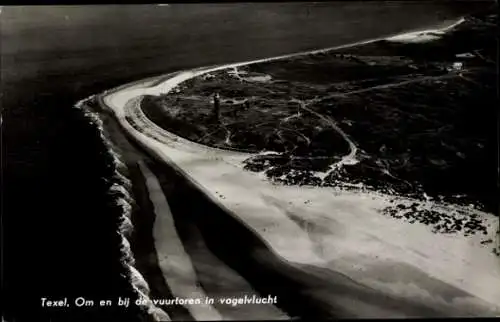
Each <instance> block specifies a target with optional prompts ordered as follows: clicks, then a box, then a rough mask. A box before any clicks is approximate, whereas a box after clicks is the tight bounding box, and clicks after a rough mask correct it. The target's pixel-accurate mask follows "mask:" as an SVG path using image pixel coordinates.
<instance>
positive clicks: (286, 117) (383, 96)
mask: <svg viewBox="0 0 500 322" xmlns="http://www.w3.org/2000/svg"><path fill="white" fill-rule="evenodd" d="M495 27H496V15H494V14H482V15H476V16H470V17H467V18H466V20H465V22H463V23H462V24H460V25H458V26H456V27H454V28H453V29H452V30H450V31H448V32H447V33H446V34H444V35H440V36H439V37H438V39H435V40H433V41H430V42H419V43H408V42H393V41H378V42H375V43H371V44H368V45H363V46H357V47H351V48H347V49H342V50H338V51H332V52H323V53H318V54H313V55H306V56H296V57H294V58H290V59H287V60H278V61H271V62H266V63H259V64H251V65H245V66H242V67H238V68H231V69H225V70H220V71H217V72H212V73H208V74H205V75H203V76H200V77H196V78H193V79H190V80H188V81H186V82H184V83H182V84H180V85H179V86H178V87H177V88H176V89H174V91H172V92H170V93H169V94H168V95H163V96H159V97H155V96H148V97H145V99H144V100H143V103H142V109H143V111H144V112H145V114H146V115H147V116H148V117H149V118H150V119H151V120H153V121H154V122H155V123H157V124H158V125H160V126H161V127H163V128H165V129H168V130H169V131H172V132H174V133H176V134H178V135H180V136H182V137H185V138H188V139H190V140H192V141H195V142H198V143H202V144H205V145H209V146H214V147H219V148H226V149H236V150H244V151H249V152H253V153H255V156H254V157H252V158H249V159H248V160H246V162H245V163H246V165H245V168H246V169H248V170H249V171H256V172H264V173H265V174H266V175H267V177H268V178H270V179H271V180H273V181H275V182H279V183H284V184H300V185H304V184H306V185H323V186H325V185H326V186H328V185H335V186H347V187H349V186H352V185H357V186H362V187H364V188H366V189H374V190H379V191H382V192H385V193H390V194H396V195H406V196H408V195H411V196H413V197H417V198H422V199H423V198H433V199H438V200H444V201H452V202H454V203H461V204H466V205H468V204H473V205H474V206H476V207H478V208H481V209H486V210H488V211H491V212H496V211H497V202H496V192H497V191H496V180H495V171H496V169H495V168H496V166H495V164H494V162H493V160H494V159H495V157H494V156H495V151H494V150H495V148H494V146H495V145H494V137H495V128H496V124H495V123H494V119H495V116H496V115H495V112H494V111H495V108H494V107H495V106H496V103H497V98H496V90H495V85H496V82H495V81H496V77H497V74H496V69H495V65H494V61H495V59H494V57H495V51H496V48H495V36H494V35H495V31H496V30H495ZM216 95H218V96H217V97H218V98H216Z"/></svg>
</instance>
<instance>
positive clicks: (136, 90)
mask: <svg viewBox="0 0 500 322" xmlns="http://www.w3.org/2000/svg"><path fill="white" fill-rule="evenodd" d="M458 23H460V22H458ZM456 24H457V23H455V24H453V25H452V26H451V27H450V26H449V27H447V28H443V29H445V30H446V29H448V28H452V27H453V26H455V25H456ZM438 31H439V30H438ZM426 32H429V31H426ZM431 32H432V31H431ZM405 34H408V33H405ZM390 37H395V36H386V37H383V38H377V39H370V40H366V41H361V42H356V43H353V44H347V45H342V46H336V47H332V48H325V49H319V50H312V51H307V52H301V53H294V54H288V55H281V56H277V57H272V58H265V59H258V60H252V61H247V62H240V63H233V64H226V65H220V66H215V67H214V66H210V67H202V68H199V69H195V70H191V71H184V72H179V73H171V74H169V76H165V75H163V76H158V77H153V78H150V79H148V80H146V81H137V82H133V83H131V84H126V85H123V86H120V87H118V88H116V89H113V90H110V91H107V92H106V93H104V94H102V95H98V96H97V97H98V100H99V102H100V104H101V106H103V107H106V108H107V109H109V110H111V111H113V113H114V114H115V117H116V118H117V120H118V122H119V123H120V125H121V126H122V128H123V129H124V132H125V133H126V134H127V136H129V137H130V138H132V139H133V140H134V141H136V142H137V143H139V144H140V145H141V146H142V147H143V148H144V149H146V150H147V151H148V153H149V154H151V155H152V156H153V157H155V159H157V160H158V161H160V162H167V163H168V164H169V165H170V166H172V167H173V168H175V169H176V170H177V171H178V172H179V173H182V174H183V176H184V177H186V178H187V179H188V180H189V181H190V182H191V183H192V184H194V185H195V186H196V187H197V188H198V189H199V190H200V191H203V193H204V194H205V195H206V196H207V197H208V198H209V199H210V200H211V201H212V202H214V203H215V204H217V205H219V206H220V207H221V208H223V209H226V210H227V213H228V214H230V215H231V216H232V217H233V218H234V219H236V220H237V221H239V222H240V224H242V225H244V226H245V227H247V228H248V229H250V231H253V232H254V234H255V235H256V236H258V237H259V238H260V239H261V240H262V241H263V242H264V244H266V246H268V248H269V250H270V251H271V252H272V253H273V254H274V255H275V256H276V257H277V258H281V259H282V260H283V261H284V263H287V265H292V266H295V265H313V266H317V267H329V268H330V266H328V265H330V264H331V263H330V262H329V261H325V258H321V256H319V257H318V255H317V251H316V250H315V248H316V246H317V245H315V243H314V242H312V243H311V241H310V239H309V238H310V237H309V232H307V233H306V234H304V231H303V230H302V229H300V227H299V225H298V224H295V223H294V221H293V220H290V219H288V218H289V214H288V212H290V211H292V212H296V211H297V209H300V208H296V207H295V208H290V207H288V206H286V205H283V204H280V203H281V202H282V200H283V199H282V200H280V198H278V199H273V198H272V195H266V196H264V197H263V198H262V200H263V201H264V204H263V205H262V206H265V207H268V208H266V209H270V208H269V207H271V208H273V209H274V208H278V209H279V210H278V212H279V213H280V215H279V216H278V217H275V218H274V220H275V221H274V224H280V223H282V222H280V221H286V222H287V224H286V225H288V226H287V227H288V228H287V229H286V230H288V231H289V232H290V231H293V232H294V236H295V237H294V238H295V239H296V240H295V241H296V242H297V244H296V247H293V246H292V247H291V246H290V245H284V241H283V240H282V238H281V240H280V238H276V236H278V235H279V234H280V233H279V232H278V231H279V229H280V228H278V230H275V231H274V236H273V231H271V232H269V231H268V232H266V231H265V229H264V228H265V227H260V224H261V223H259V220H263V218H261V217H259V218H253V219H248V217H249V216H250V217H251V215H249V214H248V211H250V212H255V211H256V210H255V209H250V210H248V209H246V210H245V209H242V208H241V207H238V206H237V202H236V203H235V202H230V201H227V199H231V198H228V195H229V196H231V197H236V196H235V194H237V193H238V191H236V192H234V191H233V193H231V192H230V191H229V190H227V189H229V188H234V186H231V185H229V186H228V188H227V189H226V190H225V191H224V192H217V191H215V192H214V191H213V189H212V190H210V189H207V185H206V184H205V183H206V182H212V181H207V180H216V179H214V178H212V177H211V178H205V179H204V182H199V181H198V180H196V179H195V177H200V174H201V172H202V171H203V170H204V169H208V168H210V167H211V165H210V164H212V166H214V167H215V166H216V163H217V161H220V159H219V160H217V159H215V160H200V162H205V163H206V164H205V165H204V166H198V165H186V164H184V162H188V160H189V158H191V157H192V154H189V153H181V154H179V155H178V156H176V157H174V158H172V157H171V156H170V155H169V153H167V152H164V151H162V144H161V143H159V142H158V141H156V140H154V139H151V138H148V137H147V136H145V135H144V134H143V133H141V132H140V131H139V130H137V129H135V128H134V127H133V126H131V125H130V123H129V122H128V121H127V120H126V116H127V114H126V113H125V111H124V110H126V109H125V106H126V105H128V104H129V103H131V102H130V100H131V99H134V98H138V97H140V96H142V95H144V93H146V94H150V93H162V94H166V93H168V91H169V90H170V89H172V88H173V87H174V86H176V85H178V84H180V83H181V82H182V81H185V80H187V79H190V78H192V77H196V76H199V75H202V74H204V73H209V72H211V71H216V70H221V69H226V68H231V67H238V66H244V65H249V64H256V63H261V62H268V61H273V60H279V59H286V58H291V57H295V56H301V55H308V54H315V53H321V52H327V51H333V50H335V49H343V48H348V47H352V46H357V45H363V44H368V43H371V42H376V41H380V40H387V39H388V38H390ZM171 75H175V76H174V77H172V78H170V76H171ZM132 103H133V102H132ZM120 105H121V106H120ZM136 107H137V106H136ZM156 130H158V129H155V131H156ZM161 130H163V129H161ZM158 131H159V130H158ZM163 131H165V130H163ZM165 132H166V133H163V134H167V135H166V136H167V137H172V136H175V135H174V134H172V133H169V132H168V131H165ZM160 133H162V132H161V131H160ZM155 141H156V142H155ZM186 141H187V142H186ZM181 144H187V145H189V146H192V147H194V148H198V146H199V145H198V144H196V143H194V142H190V141H188V140H185V139H182V140H181ZM174 146H175V144H174ZM173 149H174V150H175V147H174V148H173ZM169 151H170V152H172V151H173V150H172V149H170V150H169ZM213 152H215V154H217V152H222V151H220V149H216V150H213ZM222 154H225V153H222ZM224 157H226V158H227V160H226V161H229V162H228V163H227V164H226V165H225V168H224V169H223V173H224V174H225V175H228V176H231V175H235V176H237V175H238V172H237V171H236V170H234V169H233V170H231V169H232V168H231V167H234V165H235V163H237V162H238V160H237V159H238V158H235V156H234V155H232V153H228V154H225V155H223V156H220V158H221V159H224ZM195 161H196V160H195ZM179 163H181V164H182V165H179ZM195 163H196V162H195ZM186 169H187V170H186ZM232 173H233V174H232ZM214 175H216V173H214ZM252 180H254V181H252V182H254V183H255V182H257V181H255V179H252ZM214 182H215V183H216V184H215V186H217V183H218V182H217V181H214ZM219 183H220V182H219ZM287 190H293V188H292V189H288V188H287ZM295 190H297V189H295ZM321 190H323V192H322V193H321V196H324V195H325V192H324V189H321ZM245 191H248V190H242V191H241V193H244V192H245ZM329 191H330V192H328V193H331V189H330V190H329ZM219 193H220V194H221V195H222V194H224V195H226V197H225V198H221V195H219ZM294 194H296V193H294ZM308 196H310V195H308ZM226 198H227V199H226ZM348 200H351V199H349V198H347V199H346V200H344V202H345V201H348ZM352 200H355V199H352ZM317 201H318V202H320V201H319V200H317ZM262 209H264V208H262ZM347 209H349V208H347ZM242 210H243V212H245V213H247V215H246V216H247V217H246V220H243V219H242V218H241V214H240V215H239V214H237V212H238V211H242ZM283 211H284V213H287V214H286V216H283V215H282V212H283ZM348 212H349V210H348ZM244 217H245V216H244ZM363 218H364V217H363ZM265 221H266V220H265ZM271 222H273V221H272V220H271ZM346 222H347V221H346ZM268 223H270V222H268ZM344 223H345V222H344ZM281 229H283V227H281ZM271 230H272V229H271ZM285 235H286V234H285ZM335 242H338V240H335ZM459 245H461V244H459ZM342 246H346V245H342ZM304 247H305V248H304ZM455 247H458V246H456V245H455ZM457 249H458V248H457ZM471 249H472V248H471ZM302 251H303V252H302ZM358 259H359V258H356V257H354V259H353V262H356V261H357V260H358ZM331 260H332V259H330V261H331ZM336 260H340V261H341V260H342V257H338V258H336ZM387 260H390V258H387ZM391 260H392V259H391ZM353 262H348V263H350V264H352V263H353ZM489 263H490V264H493V263H494V261H491V260H490V261H489ZM420 268H421V269H422V268H427V269H426V270H429V271H432V270H433V266H432V265H431V266H428V267H425V265H423V266H420ZM337 269H339V267H337ZM342 269H344V271H345V270H346V268H345V267H344V268H342ZM434 269H436V267H434ZM468 269H470V268H468ZM347 271H348V272H350V273H352V271H350V270H349V269H347ZM443 273H445V272H440V273H439V274H438V275H441V276H442V275H443ZM497 273H498V272H494V274H493V275H490V276H491V277H493V276H496V278H497V277H498V276H497V275H495V274H497ZM354 275H355V274H354ZM359 277H360V278H362V276H361V275H359ZM447 282H453V283H452V284H453V285H454V286H459V285H461V284H460V283H458V282H457V281H456V280H455V281H452V280H450V279H448V280H447ZM367 283H368V284H370V283H371V284H370V285H375V284H373V282H370V281H368V282H367ZM424 284H425V283H424ZM461 286H462V287H463V288H465V289H471V287H472V289H474V287H473V286H471V285H461ZM383 287H386V286H384V285H382V286H381V288H383ZM472 289H471V290H472ZM472 291H474V290H472ZM475 291H476V292H474V293H477V292H479V293H481V296H479V297H481V298H483V300H486V301H487V302H488V301H489V302H490V303H491V301H492V299H494V298H495V296H497V295H498V294H497V293H498V292H496V293H495V292H491V291H489V292H488V291H487V290H485V289H484V288H483V289H476V290H475ZM457 294H458V293H457ZM438 297H439V296H438ZM431 298H432V296H431ZM452 298H453V299H454V298H455V297H452ZM457 298H458V299H459V300H460V301H464V303H469V304H470V305H471V306H474V304H473V303H474V302H475V300H470V301H469V300H468V298H469V297H468V295H461V296H457ZM427 300H429V299H427ZM427 300H426V301H427ZM339 301H340V299H339ZM444 301H445V302H448V301H447V300H446V299H445V300H444ZM493 301H494V300H493ZM340 302H341V301H340ZM452 302H453V301H452ZM471 303H472V304H471ZM365 304H366V303H365ZM483 305H484V304H481V305H479V306H480V307H482V306H483ZM445 306H446V305H445ZM465 306H467V305H465ZM449 309H450V311H449V313H450V314H451V310H452V309H453V308H452V307H450V308H449ZM471 310H474V309H471ZM408 312H409V311H407V312H406V313H408ZM393 313H394V312H393ZM453 314H456V313H453ZM403 315H406V314H404V313H403ZM444 315H446V314H444Z"/></svg>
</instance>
